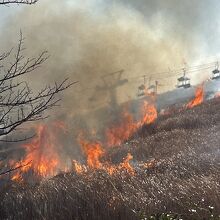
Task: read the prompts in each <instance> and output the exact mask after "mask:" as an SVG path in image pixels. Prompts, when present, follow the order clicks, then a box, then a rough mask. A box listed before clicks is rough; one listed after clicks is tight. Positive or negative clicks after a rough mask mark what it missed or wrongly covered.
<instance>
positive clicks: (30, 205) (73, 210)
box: [0, 98, 220, 220]
mask: <svg viewBox="0 0 220 220" xmlns="http://www.w3.org/2000/svg"><path fill="white" fill-rule="evenodd" d="M219 111H220V99H219V98H215V99H213V100H209V101H206V102H205V103H203V104H201V105H199V106H196V107H194V108H192V109H186V110H180V109H179V108H173V109H172V110H171V109H170V111H169V114H166V115H161V116H159V118H158V119H157V121H156V122H155V123H153V124H152V125H148V126H145V127H143V128H142V129H141V130H139V132H138V133H137V134H135V135H134V137H133V138H131V140H130V141H128V142H126V143H124V144H122V145H121V146H118V147H112V148H110V149H108V152H107V153H106V155H105V157H104V158H103V159H102V160H103V161H105V160H106V161H112V163H114V164H118V163H120V162H121V161H122V159H123V158H125V157H126V155H127V154H128V153H130V154H131V155H133V159H131V160H129V164H130V165H131V166H132V168H133V170H134V173H131V172H129V170H128V169H127V170H126V169H125V170H123V169H120V170H118V171H117V172H114V173H113V174H112V175H110V174H108V173H107V172H106V171H105V170H102V169H100V170H97V169H95V170H93V169H90V170H87V171H86V172H83V173H77V172H74V171H73V172H70V173H65V174H60V175H58V176H55V177H53V178H51V179H49V180H45V181H42V182H41V183H39V184H35V185H27V184H22V185H21V184H18V185H17V184H15V183H12V184H11V185H10V186H7V188H4V189H2V190H1V201H0V218H1V219H80V220H81V219H90V220H93V219H94V220H97V219H100V220H101V219H106V220H108V219H109V220H110V219H126V220H129V219H132V220H133V219H144V217H147V216H150V215H151V214H156V213H163V212H166V213H168V212H170V211H171V212H172V213H177V214H178V215H179V218H182V219H203V218H207V219H208V217H209V216H210V211H211V212H213V214H214V215H216V216H217V215H219V214H220V184H219V183H220V132H219V131H220V113H219ZM212 207H213V208H214V209H212ZM177 219H178V218H177Z"/></svg>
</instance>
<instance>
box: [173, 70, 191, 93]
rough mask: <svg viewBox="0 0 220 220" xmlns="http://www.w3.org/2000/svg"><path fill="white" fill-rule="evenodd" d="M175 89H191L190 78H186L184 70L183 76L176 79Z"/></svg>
mask: <svg viewBox="0 0 220 220" xmlns="http://www.w3.org/2000/svg"><path fill="white" fill-rule="evenodd" d="M177 81H178V82H177V86H176V87H177V88H184V89H187V88H190V87H191V83H190V78H188V77H186V70H185V69H183V76H181V77H180V78H178V79H177Z"/></svg>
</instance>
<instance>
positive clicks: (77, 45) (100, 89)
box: [1, 0, 212, 127]
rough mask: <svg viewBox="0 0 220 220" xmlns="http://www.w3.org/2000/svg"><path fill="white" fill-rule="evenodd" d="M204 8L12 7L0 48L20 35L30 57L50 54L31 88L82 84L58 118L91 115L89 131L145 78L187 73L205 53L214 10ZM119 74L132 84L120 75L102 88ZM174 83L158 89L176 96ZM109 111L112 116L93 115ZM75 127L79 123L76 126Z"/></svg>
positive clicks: (48, 3) (113, 4)
mask: <svg viewBox="0 0 220 220" xmlns="http://www.w3.org/2000/svg"><path fill="white" fill-rule="evenodd" d="M210 5H212V4H210ZM206 6H207V3H206V4H205V1H200V2H199V3H198V1H184V2H181V3H177V1H173V0H169V1H162V0H160V1H159V0H156V1H150V0H149V1H142V0H139V1H131V0H130V1H123V0H121V1H110V0H109V1H101V0H86V1H83V3H82V2H81V1H70V0H69V1H68V0H66V1H59V0H40V1H39V2H38V3H37V4H36V5H34V6H31V7H28V6H27V7H26V6H24V7H23V6H19V8H15V9H14V10H15V13H14V14H13V15H12V13H11V10H12V8H11V7H10V8H9V9H7V8H6V9H4V10H10V15H9V16H8V17H7V21H6V22H5V25H3V27H2V29H3V30H4V31H3V32H2V36H3V37H2V39H5V40H1V41H2V44H3V45H4V48H11V47H12V45H16V42H17V39H18V38H19V36H18V33H19V30H20V29H21V30H22V32H23V34H24V36H25V38H26V42H25V43H26V48H27V49H26V53H27V54H28V55H31V54H37V53H39V52H40V51H42V50H44V49H46V50H48V51H49V53H50V59H49V60H48V61H47V63H45V65H44V66H42V68H41V69H39V70H38V71H37V72H35V73H34V74H33V75H32V76H31V80H30V83H31V84H32V85H33V87H34V88H41V87H42V85H44V84H47V83H53V82H54V81H59V80H62V79H63V78H64V77H69V78H70V81H76V80H77V81H79V83H78V84H77V85H75V86H72V88H70V89H69V90H68V91H66V92H65V94H64V96H63V97H62V99H63V102H62V107H61V108H59V109H58V112H57V114H56V115H60V117H64V118H67V119H68V120H69V119H70V118H71V119H72V118H73V117H74V118H75V119H76V117H75V115H76V114H77V115H78V114H81V115H82V114H86V119H84V121H85V120H86V122H84V124H85V126H86V125H88V124H89V125H90V127H93V126H94V125H96V124H97V120H100V116H101V115H102V116H103V118H108V117H109V115H108V113H111V112H112V111H111V108H116V107H117V106H111V105H112V103H113V100H112V99H116V104H119V103H122V102H125V101H127V100H129V99H134V98H137V88H138V86H140V84H142V83H143V80H142V79H141V78H140V77H139V76H142V75H144V74H145V75H147V76H148V77H149V78H151V82H153V81H154V80H156V79H158V75H157V74H154V73H156V72H161V71H164V70H167V71H168V69H175V68H177V67H180V66H183V64H184V62H186V61H194V60H195V57H197V56H198V55H200V54H201V51H203V50H204V47H205V46H204V42H203V40H202V39H201V34H200V33H201V29H202V27H203V26H202V25H201V22H203V21H205V17H206V16H204V11H205V9H206V8H207V9H208V10H209V9H210V6H209V7H206ZM206 13H207V12H205V14H206ZM200 19H201V20H202V21H200ZM205 24H207V23H206V22H205ZM121 69H123V70H124V72H123V74H122V76H121V79H122V80H123V79H127V80H128V82H127V83H124V84H123V85H122V84H121V85H120V83H118V79H117V77H118V74H115V75H114V76H108V77H107V78H105V82H103V78H102V76H104V75H106V74H108V73H111V72H115V71H118V70H121ZM166 75H167V74H166ZM159 77H162V78H163V77H166V76H165V75H164V76H163V75H160V76H159ZM159 80H160V78H159ZM175 83H176V78H175V77H174V78H167V79H164V78H163V81H162V82H161V84H162V86H161V88H160V90H161V91H166V90H168V89H172V88H173V87H174V85H175ZM114 85H115V86H114ZM106 107H107V108H108V109H109V111H108V112H106V111H104V113H103V112H102V113H100V112H99V113H94V114H92V112H94V110H96V109H100V108H106ZM88 115H89V116H88ZM97 115H98V116H97ZM73 123H75V124H77V123H79V124H82V122H81V120H78V119H76V120H75V121H74V122H73ZM103 123H104V122H103ZM98 124H99V123H98ZM74 126H75V125H74Z"/></svg>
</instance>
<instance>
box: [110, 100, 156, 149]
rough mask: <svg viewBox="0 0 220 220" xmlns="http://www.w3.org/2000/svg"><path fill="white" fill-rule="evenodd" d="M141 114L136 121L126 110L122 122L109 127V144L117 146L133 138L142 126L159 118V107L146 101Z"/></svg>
mask: <svg viewBox="0 0 220 220" xmlns="http://www.w3.org/2000/svg"><path fill="white" fill-rule="evenodd" d="M141 114H142V117H141V120H140V121H138V122H135V121H134V119H133V116H132V115H131V114H130V113H128V112H124V113H123V117H122V118H123V120H122V123H121V124H120V125H118V126H115V127H112V128H110V129H107V132H106V136H107V145H108V146H117V145H120V144H122V143H123V142H125V141H126V140H128V139H129V138H131V137H132V136H133V135H134V134H135V132H137V130H138V129H140V128H141V127H142V126H144V125H146V124H151V123H153V122H154V121H155V120H156V119H157V109H156V108H155V106H154V105H153V104H149V103H148V102H147V101H144V105H143V107H142V108H141Z"/></svg>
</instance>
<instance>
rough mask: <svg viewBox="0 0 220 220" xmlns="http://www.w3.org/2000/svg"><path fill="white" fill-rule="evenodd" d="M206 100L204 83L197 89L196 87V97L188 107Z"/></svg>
mask: <svg viewBox="0 0 220 220" xmlns="http://www.w3.org/2000/svg"><path fill="white" fill-rule="evenodd" d="M203 100H204V89H203V85H201V86H199V87H198V88H197V89H196V92H195V98H194V99H193V100H192V101H190V102H189V103H188V104H187V105H186V107H187V108H193V107H195V106H197V105H200V104H202V102H203Z"/></svg>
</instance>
